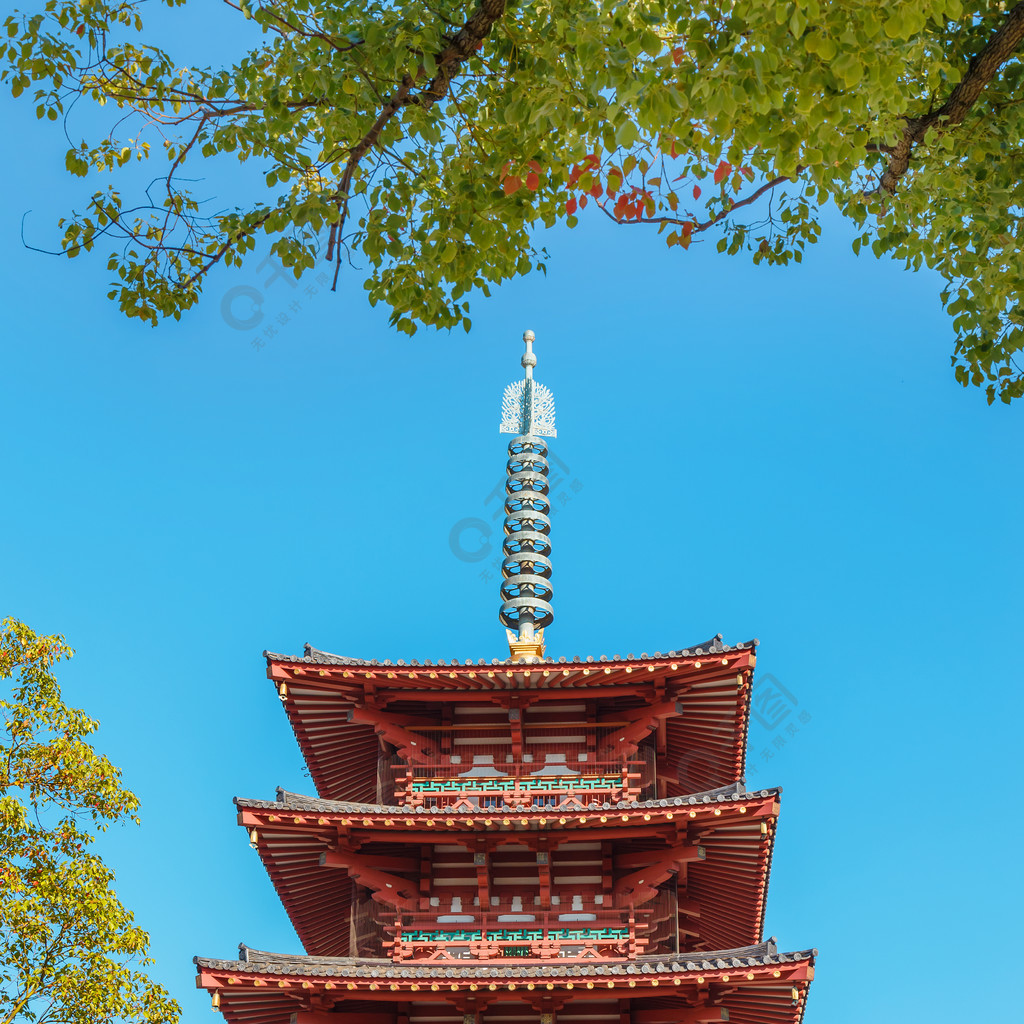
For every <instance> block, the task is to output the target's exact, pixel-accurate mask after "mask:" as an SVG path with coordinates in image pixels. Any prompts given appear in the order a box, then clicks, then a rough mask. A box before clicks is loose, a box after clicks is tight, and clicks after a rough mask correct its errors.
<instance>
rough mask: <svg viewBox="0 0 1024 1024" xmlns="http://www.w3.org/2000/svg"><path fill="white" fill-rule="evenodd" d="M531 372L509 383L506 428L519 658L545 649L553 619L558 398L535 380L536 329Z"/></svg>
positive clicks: (514, 647) (513, 636) (507, 561)
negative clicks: (552, 492) (552, 459)
mask: <svg viewBox="0 0 1024 1024" xmlns="http://www.w3.org/2000/svg"><path fill="white" fill-rule="evenodd" d="M523 341H524V342H526V352H525V353H524V354H523V358H522V360H521V362H522V365H523V368H524V369H525V371H526V376H525V378H524V379H523V380H520V381H515V382H514V383H512V384H509V386H508V387H507V388H505V394H504V395H503V396H502V400H501V428H500V429H501V433H503V434H515V435H516V437H514V438H513V439H512V440H511V441H510V442H509V446H508V467H507V469H508V479H507V480H506V481H505V542H504V544H503V545H502V551H503V552H504V555H505V557H504V560H503V561H502V565H501V575H502V577H503V579H502V583H501V600H502V605H501V612H500V613H499V618H500V619H501V621H502V623H503V624H504V625H505V626H506V627H507V630H508V645H509V650H510V652H511V655H512V657H513V658H523V657H527V658H535V659H539V658H541V657H542V656H543V654H544V627H545V626H548V625H550V624H551V622H552V620H553V619H554V611H553V610H552V608H551V594H552V591H551V582H550V581H551V559H550V557H549V556H550V554H551V541H550V539H549V534H550V533H551V520H550V519H549V518H548V513H549V512H550V510H551V503H550V502H549V501H548V463H547V459H546V458H545V457H544V456H546V455H547V453H548V446H547V445H546V444H545V443H544V442H543V441H542V440H541V438H542V437H555V436H556V435H555V399H554V397H553V396H552V394H551V392H550V391H549V390H548V389H547V388H546V387H544V385H543V384H538V383H536V382H535V381H534V379H533V368H534V367H535V366H536V365H537V357H536V356H535V355H534V354H533V341H534V334H533V331H526V333H525V334H523Z"/></svg>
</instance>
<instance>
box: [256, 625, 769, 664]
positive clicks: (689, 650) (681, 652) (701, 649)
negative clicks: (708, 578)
mask: <svg viewBox="0 0 1024 1024" xmlns="http://www.w3.org/2000/svg"><path fill="white" fill-rule="evenodd" d="M757 644H758V641H757V640H747V641H745V642H743V643H738V644H725V643H722V634H721V633H718V634H716V635H715V636H713V637H711V639H710V640H705V641H704V643H702V644H696V645H694V646H693V647H681V648H679V649H678V650H675V651H664V652H662V651H655V652H654V654H653V655H649V654H648V653H647V652H646V651H645V652H644V653H643V654H641V655H640V656H639V657H636V656H635V655H634V654H632V653H630V654H612V655H606V654H602V655H601V656H600V657H599V658H598V659H596V660H597V661H599V662H613V661H618V662H632V661H658V660H664V659H666V658H688V657H693V656H695V655H701V654H725V653H728V652H729V651H747V650H751V649H753V648H754V647H756V646H757ZM263 657H264V658H266V659H267V660H268V661H286V662H294V663H297V664H307V665H352V666H358V667H362V666H368V667H377V668H396V667H398V668H408V667H416V668H436V667H440V666H444V667H445V668H456V667H458V666H459V665H462V667H464V668H465V667H474V666H480V665H488V664H490V665H507V664H512V663H513V661H512V659H511V658H506V659H504V660H500V659H498V658H491V659H490V661H488V660H487V659H485V658H480V659H478V660H477V661H475V662H474V661H473V660H472V659H471V658H467V659H466V660H465V661H464V662H459V661H458V660H457V659H455V658H452V659H451V660H450V661H445V660H444V659H443V658H441V659H438V660H437V661H430V660H429V659H426V660H424V661H416V660H415V659H413V660H412V661H409V662H406V661H401V660H399V661H389V660H385V661H377V660H365V659H362V658H349V657H346V656H344V655H341V654H331V653H329V652H328V651H320V650H317V648H315V647H313V646H312V645H310V644H306V646H305V653H304V654H301V655H293V654H277V653H275V652H273V651H264V652H263ZM594 661H595V658H594V657H593V655H589V656H587V657H586V658H581V657H580V656H578V655H577V656H576V657H573V658H566V657H561V658H558V659H557V660H556V659H554V658H547V659H544V660H542V661H534V662H531V667H533V666H537V665H567V664H593V663H594Z"/></svg>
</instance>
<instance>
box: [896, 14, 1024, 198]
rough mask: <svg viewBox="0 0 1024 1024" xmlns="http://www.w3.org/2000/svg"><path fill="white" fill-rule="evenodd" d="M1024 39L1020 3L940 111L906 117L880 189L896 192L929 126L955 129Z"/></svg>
mask: <svg viewBox="0 0 1024 1024" xmlns="http://www.w3.org/2000/svg"><path fill="white" fill-rule="evenodd" d="M1022 40H1024V2H1022V3H1018V4H1017V6H1016V7H1014V8H1013V9H1012V10H1011V11H1010V13H1009V14H1008V15H1007V16H1006V20H1005V21H1004V22H1003V23H1002V25H1000V26H999V28H998V29H996V31H995V32H994V33H993V34H992V37H991V38H990V39H989V41H988V43H987V44H986V45H985V48H984V49H983V50H982V51H981V52H980V53H979V54H977V55H975V56H974V57H972V58H971V62H970V64H969V65H968V66H967V74H965V75H964V77H963V78H962V79H961V80H960V82H959V83H958V84H957V86H956V87H955V88H954V89H953V91H952V92H951V93H950V94H949V98H948V99H947V100H946V102H945V103H943V104H942V106H941V107H939V109H938V110H936V111H934V112H932V113H928V114H925V115H923V116H921V117H908V118H904V127H903V135H902V137H901V138H900V139H899V141H898V142H897V143H896V145H895V146H893V147H892V148H891V149H890V150H889V166H888V167H886V169H885V171H884V173H883V174H882V177H881V180H880V181H879V183H878V187H879V189H880V190H882V191H885V192H888V193H889V195H895V194H896V186H897V184H898V183H899V180H900V178H902V177H903V175H904V174H906V173H907V168H908V167H909V166H910V158H911V156H912V155H913V151H914V147H915V146H916V145H917V144H918V143H920V142H922V141H923V140H924V137H925V134H926V133H927V131H928V129H929V128H932V127H938V128H939V129H946V128H952V127H953V126H955V125H958V124H960V123H961V122H962V121H963V120H964V118H965V117H966V116H967V114H968V112H969V111H970V109H971V107H972V106H974V104H975V102H976V101H977V99H978V97H979V96H980V95H981V92H982V90H983V89H984V88H985V86H986V85H988V83H989V82H991V81H992V79H993V78H994V77H995V75H996V72H997V71H998V70H999V69H1000V68H1001V67H1002V66H1003V64H1005V63H1006V61H1008V60H1009V59H1010V57H1012V56H1013V54H1014V51H1015V50H1016V49H1017V47H1018V46H1020V44H1021V41H1022Z"/></svg>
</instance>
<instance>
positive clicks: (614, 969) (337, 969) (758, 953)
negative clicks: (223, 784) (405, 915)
mask: <svg viewBox="0 0 1024 1024" xmlns="http://www.w3.org/2000/svg"><path fill="white" fill-rule="evenodd" d="M238 952H239V959H238V960H215V959H211V958H208V957H198V956H197V957H194V958H193V962H194V963H195V964H196V965H197V966H199V967H205V968H207V969H209V970H227V971H238V972H240V973H247V974H284V975H298V976H308V977H323V976H331V977H333V976H340V977H348V978H536V977H542V978H573V977H580V976H581V975H587V974H601V975H625V974H637V973H643V974H651V973H655V972H665V971H672V972H676V973H678V972H685V971H692V972H696V971H712V970H723V969H725V968H728V967H763V966H768V965H771V964H788V963H796V962H798V961H801V960H811V959H813V958H814V957H816V956H817V955H818V951H817V950H816V949H805V950H801V951H799V952H796V953H780V952H779V951H778V948H777V946H776V944H775V942H774V940H773V939H769V940H768V941H767V942H761V943H758V944H757V945H756V946H743V947H741V948H739V949H721V950H714V951H711V952H706V953H705V952H691V953H678V954H677V953H673V954H669V955H664V956H640V957H637V958H636V959H635V960H624V961H622V962H621V963H614V962H613V963H607V962H606V963H599V964H586V963H574V964H564V965H562V964H544V963H532V964H520V965H518V966H515V967H511V966H508V965H507V964H497V963H495V962H494V961H480V962H478V963H476V964H475V965H471V964H468V963H467V964H459V965H457V966H456V965H453V964H452V963H451V962H447V963H433V964H428V963H420V964H416V963H396V962H394V961H392V960H370V959H360V958H356V957H330V956H301V955H292V954H288V953H268V952H266V951H264V950H258V949H250V948H249V947H248V946H246V945H244V944H243V945H241V946H239V947H238Z"/></svg>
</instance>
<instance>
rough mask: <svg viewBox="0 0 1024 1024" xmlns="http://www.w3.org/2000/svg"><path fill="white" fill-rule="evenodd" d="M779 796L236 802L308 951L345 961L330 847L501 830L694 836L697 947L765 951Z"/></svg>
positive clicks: (290, 796) (517, 835)
mask: <svg viewBox="0 0 1024 1024" xmlns="http://www.w3.org/2000/svg"><path fill="white" fill-rule="evenodd" d="M780 793H781V789H778V788H774V789H762V790H757V791H755V792H751V793H748V792H746V791H745V790H744V789H743V787H742V785H741V784H735V785H733V786H726V787H721V788H718V789H714V790H710V791H708V792H704V793H694V794H691V795H689V796H685V797H671V798H667V799H660V800H646V801H635V802H633V801H631V802H623V803H615V804H607V805H605V806H603V807H588V808H585V809H582V810H571V811H570V810H562V811H558V812H552V811H551V810H550V809H546V808H545V809H541V808H527V809H525V810H515V811H513V810H507V809H506V810H502V811H493V810H487V811H475V812H469V811H454V810H450V809H445V810H444V811H425V810H423V809H422V808H417V809H415V810H414V809H412V808H407V807H382V806H378V805H374V804H365V803H355V802H349V801H336V800H321V799H317V798H314V797H305V796H300V795H298V794H294V793H288V792H286V791H284V790H278V799H277V800H274V801H271V800H247V799H241V798H236V799H235V804H236V806H237V807H238V809H239V823H240V824H242V825H244V826H245V827H246V828H248V829H251V830H252V831H253V832H254V833H255V841H254V845H255V847H256V849H257V851H258V852H259V855H260V858H261V860H262V861H263V864H264V866H265V867H266V869H267V873H268V874H269V876H270V878H271V881H272V882H273V884H274V887H275V889H276V890H277V894H278V896H279V898H280V899H281V902H282V904H283V905H284V908H285V910H286V912H287V913H288V916H289V918H290V919H291V921H292V924H293V926H294V927H295V930H296V932H297V933H298V936H299V939H300V940H301V942H302V944H303V946H304V947H305V948H306V949H307V950H308V951H309V952H310V953H311V954H315V955H327V956H336V955H345V954H348V953H350V952H351V950H350V949H349V942H350V935H349V929H348V924H347V921H348V911H349V909H350V907H351V905H352V900H353V897H354V894H355V888H356V887H355V884H354V883H353V881H352V880H351V879H350V878H349V877H348V875H347V873H344V872H343V871H339V870H338V869H332V868H324V867H322V866H321V863H320V858H321V854H323V853H324V851H325V849H327V844H328V843H330V842H331V841H335V840H336V839H337V837H338V836H339V835H341V834H342V833H347V834H349V835H351V834H353V833H355V834H356V835H357V837H358V838H359V839H360V840H361V841H362V842H374V843H381V844H385V845H386V844H396V845H398V844H403V843H405V844H408V843H410V842H417V843H428V844H429V843H435V844H436V843H444V842H445V841H447V842H452V840H453V839H454V838H455V837H456V836H462V837H468V836H473V835H477V836H478V835H481V834H484V833H489V834H492V835H493V834H494V827H493V825H494V823H495V822H499V823H501V824H502V825H503V826H504V827H503V828H501V832H502V833H503V834H504V835H505V836H507V838H508V840H509V841H512V842H516V841H523V840H524V839H529V837H531V836H537V835H540V834H543V835H545V836H547V837H549V839H550V837H551V836H555V835H561V834H564V835H565V836H566V839H578V838H580V837H586V838H587V839H588V840H594V839H597V838H606V839H612V838H622V839H626V838H628V837H630V836H634V835H635V836H640V837H644V836H650V837H657V836H659V835H660V834H662V833H664V834H665V836H676V835H677V834H678V832H679V830H680V829H690V828H692V829H694V830H695V831H697V832H698V833H700V838H699V839H698V840H697V841H698V842H699V845H700V846H702V847H703V848H704V849H705V851H706V856H705V859H704V860H702V861H697V862H694V863H691V864H690V865H689V866H688V868H687V898H688V899H690V900H695V901H696V903H697V904H698V906H699V908H700V910H701V916H700V925H699V930H698V942H697V945H703V946H705V947H707V946H711V945H715V944H720V945H724V944H726V943H730V942H731V943H737V942H740V943H742V942H744V941H747V942H749V941H756V940H757V939H759V938H760V937H761V934H762V929H763V926H764V910H765V900H766V896H767V890H768V879H769V874H770V871H771V859H772V850H773V846H774V836H775V820H776V817H777V815H778V811H779V804H778V798H779V794H780ZM506 823H507V824H506ZM762 824H764V825H765V827H766V831H765V832H762ZM719 911H724V912H722V913H719Z"/></svg>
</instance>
